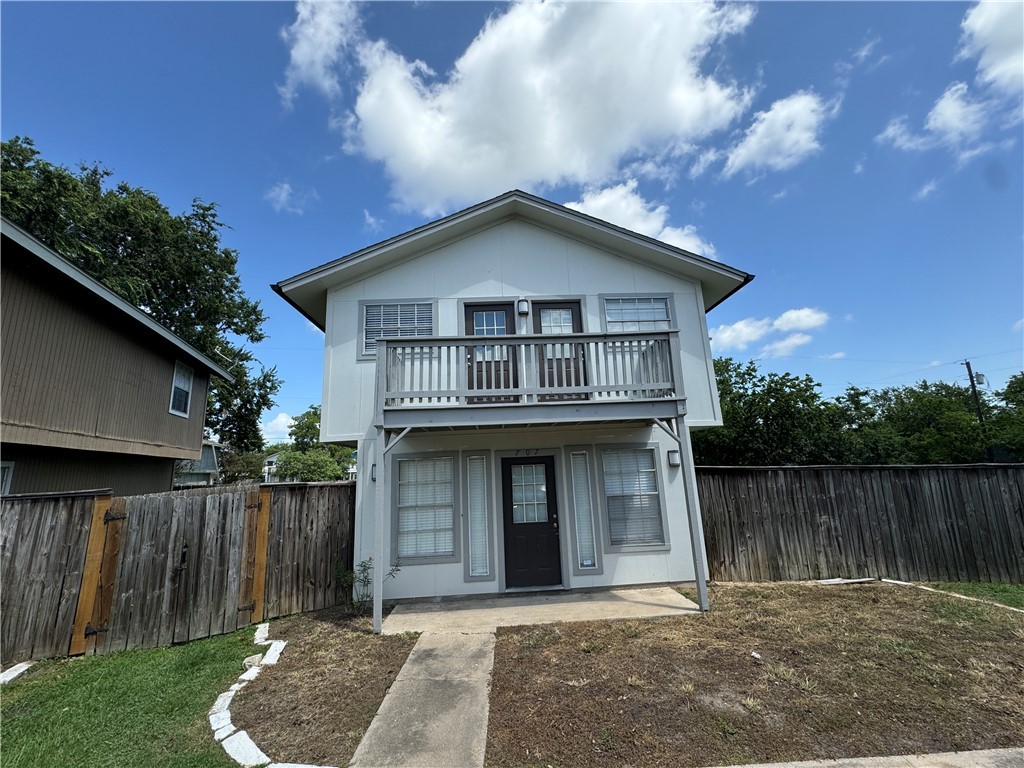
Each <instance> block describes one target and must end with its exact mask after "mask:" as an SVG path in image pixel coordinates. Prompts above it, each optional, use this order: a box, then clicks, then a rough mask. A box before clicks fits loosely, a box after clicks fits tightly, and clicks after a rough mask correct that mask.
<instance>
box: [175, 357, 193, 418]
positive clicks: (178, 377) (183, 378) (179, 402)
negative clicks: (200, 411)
mask: <svg viewBox="0 0 1024 768" xmlns="http://www.w3.org/2000/svg"><path fill="white" fill-rule="evenodd" d="M191 400H192V369H191V368H189V367H188V366H187V365H184V364H183V363H175V364H174V381H173V383H172V384H171V409H170V410H171V413H176V414H178V415H179V416H188V407H189V404H190V403H191Z"/></svg>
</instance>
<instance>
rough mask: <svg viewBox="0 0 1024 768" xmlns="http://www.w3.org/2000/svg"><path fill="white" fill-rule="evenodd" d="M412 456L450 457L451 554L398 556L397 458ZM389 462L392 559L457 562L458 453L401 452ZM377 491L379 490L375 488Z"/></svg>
mask: <svg viewBox="0 0 1024 768" xmlns="http://www.w3.org/2000/svg"><path fill="white" fill-rule="evenodd" d="M410 459H411V460H415V459H451V462H452V554H450V555H423V556H418V557H401V556H400V555H399V554H398V499H399V490H398V475H399V470H398V462H399V461H406V460H410ZM390 461H391V466H390V467H389V468H388V472H389V473H390V474H391V560H392V562H394V561H396V560H401V563H402V566H403V567H405V566H406V565H426V564H433V563H457V562H459V561H460V559H461V553H460V547H459V545H460V539H461V536H460V535H459V533H460V530H459V529H460V527H461V526H460V525H459V516H460V515H461V514H462V473H461V468H460V466H459V454H458V453H454V452H444V453H403V454H398V455H394V456H392V457H391V459H390ZM378 493H379V491H378Z"/></svg>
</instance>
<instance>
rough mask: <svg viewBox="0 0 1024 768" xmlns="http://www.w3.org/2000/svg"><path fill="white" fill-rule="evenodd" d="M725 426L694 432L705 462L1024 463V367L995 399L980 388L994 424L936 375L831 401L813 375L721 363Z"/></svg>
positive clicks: (967, 395) (967, 394)
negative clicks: (993, 458) (992, 450)
mask: <svg viewBox="0 0 1024 768" xmlns="http://www.w3.org/2000/svg"><path fill="white" fill-rule="evenodd" d="M715 372H716V374H717V377H718V387H719V394H720V397H721V404H722V418H723V421H724V423H725V426H724V427H722V428H720V429H711V430H702V431H699V432H695V433H694V435H693V445H694V455H695V459H696V462H697V463H698V464H703V465H740V466H771V465H798V464H803V465H807V464H944V463H951V464H958V463H969V462H977V461H985V460H986V450H985V449H986V447H987V446H989V445H994V446H996V453H997V454H998V455H1000V457H1002V458H1004V459H1012V460H1017V461H1020V460H1024V373H1022V374H1017V375H1015V376H1013V377H1012V378H1011V379H1010V380H1009V382H1008V383H1007V386H1006V389H1005V390H1003V391H1002V392H998V393H996V398H994V399H993V398H991V397H990V396H989V395H987V394H986V393H979V395H980V398H981V408H982V414H983V416H984V417H985V419H986V428H984V429H983V428H982V426H981V424H979V422H978V418H977V411H976V408H975V404H974V397H973V394H972V393H971V390H970V388H969V387H967V386H963V385H960V384H949V383H945V382H936V383H929V382H927V381H922V382H919V383H918V384H915V385H911V386H903V387H888V388H885V389H881V390H872V389H863V388H860V387H853V386H851V387H848V388H847V390H846V392H844V393H843V394H842V395H840V396H839V397H837V398H835V399H832V400H825V399H823V398H822V397H821V396H820V394H819V391H818V390H819V388H820V385H819V384H818V383H817V382H815V381H814V380H813V379H812V378H811V377H809V376H794V375H792V374H789V373H784V374H778V373H761V372H760V371H758V369H757V366H756V365H755V364H754V363H753V362H748V363H738V362H736V361H735V360H732V359H731V358H720V359H716V360H715Z"/></svg>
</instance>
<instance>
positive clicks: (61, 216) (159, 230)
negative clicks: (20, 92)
mask: <svg viewBox="0 0 1024 768" xmlns="http://www.w3.org/2000/svg"><path fill="white" fill-rule="evenodd" d="M110 176H111V173H110V171H108V170H107V169H105V168H103V167H101V166H100V165H99V164H93V165H82V166H80V167H79V168H78V170H77V171H71V170H69V169H67V168H65V167H63V166H57V165H53V164H52V163H49V162H47V161H46V160H44V159H42V157H40V154H39V152H38V150H37V149H36V147H35V144H34V143H33V141H32V140H31V139H29V138H22V137H18V136H16V137H14V138H12V139H11V140H10V141H5V142H3V144H2V148H0V205H2V208H3V213H4V216H6V217H7V218H8V219H10V220H11V221H13V222H14V223H15V224H17V225H19V226H21V227H22V228H24V229H25V230H27V231H28V232H31V233H32V234H33V235H34V236H36V237H37V238H39V239H40V240H42V241H43V242H44V243H46V244H47V245H49V246H50V247H51V248H53V249H54V250H56V251H58V252H59V253H60V254H61V255H63V256H64V257H65V258H67V259H68V260H70V261H71V262H72V263H74V264H75V265H76V266H78V267H79V268H81V269H82V270H83V271H85V272H87V273H89V274H90V275H92V276H93V277H95V278H96V279H98V280H100V281H101V282H102V283H104V284H105V285H106V286H107V287H109V288H110V289H111V290H113V291H114V292H115V293H117V294H118V295H120V296H122V297H123V298H124V299H126V300H127V301H129V302H131V303H132V304H134V305H135V306H137V307H139V308H140V309H142V310H143V311H144V312H146V313H147V314H149V315H150V316H151V317H152V318H153V319H154V320H156V321H157V322H158V323H160V324H161V325H163V326H164V327H166V328H167V329H169V330H170V331H172V332H173V333H175V334H176V335H177V336H179V337H180V338H182V339H183V340H184V341H186V342H188V343H189V344H191V345H192V346H194V347H195V348H196V349H198V350H199V351H200V352H202V353H204V354H205V355H207V356H208V357H211V358H212V359H214V360H219V361H224V362H225V363H228V361H235V364H234V366H233V367H232V369H231V373H232V375H233V376H234V377H235V379H236V381H235V383H234V384H229V383H228V382H224V381H216V382H215V383H214V384H213V386H212V388H211V396H210V399H209V409H208V419H207V428H208V429H210V430H212V431H213V432H216V433H217V434H218V435H219V437H220V439H221V440H222V441H223V442H226V443H228V444H229V445H231V446H232V448H234V449H235V450H236V451H237V452H249V451H257V450H259V449H260V448H261V447H262V442H263V440H262V436H261V435H260V434H259V420H260V416H261V414H262V411H263V410H264V409H265V408H269V407H270V406H271V405H273V397H274V395H275V394H276V392H277V390H278V389H279V388H280V385H281V382H280V380H279V379H278V377H277V372H276V370H274V369H271V370H264V369H262V367H261V366H258V365H255V360H254V358H253V356H252V354H251V352H249V351H248V350H246V349H245V348H244V347H243V346H242V345H243V344H244V343H245V342H249V343H257V342H260V341H262V340H263V339H264V338H266V334H265V333H264V332H263V330H262V328H263V323H264V321H265V319H266V318H265V316H264V314H263V311H262V310H261V309H260V306H259V303H258V302H255V301H252V300H251V299H249V298H248V297H247V296H246V295H245V293H244V292H243V291H242V289H241V283H240V280H239V277H238V273H237V271H236V268H237V265H238V253H237V251H235V250H233V249H231V248H225V247H223V245H222V244H221V239H220V238H221V231H222V229H223V228H224V224H223V222H221V221H220V219H219V218H218V216H217V206H216V205H215V204H212V203H206V202H203V201H202V200H200V199H198V198H197V199H195V200H194V201H193V203H192V207H191V209H190V210H188V211H187V212H184V213H181V214H178V215H173V214H171V213H170V211H169V210H168V209H167V208H166V206H164V205H163V203H161V202H160V200H159V198H157V196H156V195H154V194H153V193H152V192H149V191H147V190H145V189H142V188H140V187H133V186H131V185H129V184H127V183H126V182H119V183H117V184H115V185H110V184H109V183H108V182H109V179H110ZM232 340H238V341H237V343H236V342H235V341H232ZM253 368H259V371H258V372H256V371H255V370H250V369H253Z"/></svg>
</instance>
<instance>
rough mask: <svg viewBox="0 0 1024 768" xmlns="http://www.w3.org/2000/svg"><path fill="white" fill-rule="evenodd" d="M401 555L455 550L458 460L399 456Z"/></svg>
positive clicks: (447, 554)
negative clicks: (454, 467) (455, 476)
mask: <svg viewBox="0 0 1024 768" xmlns="http://www.w3.org/2000/svg"><path fill="white" fill-rule="evenodd" d="M397 464H398V547H397V548H398V558H399V559H400V560H401V559H407V558H420V557H451V556H453V555H454V554H455V489H454V472H453V464H454V461H453V459H452V457H450V456H444V457H437V458H426V459H399V460H398V462H397Z"/></svg>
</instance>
